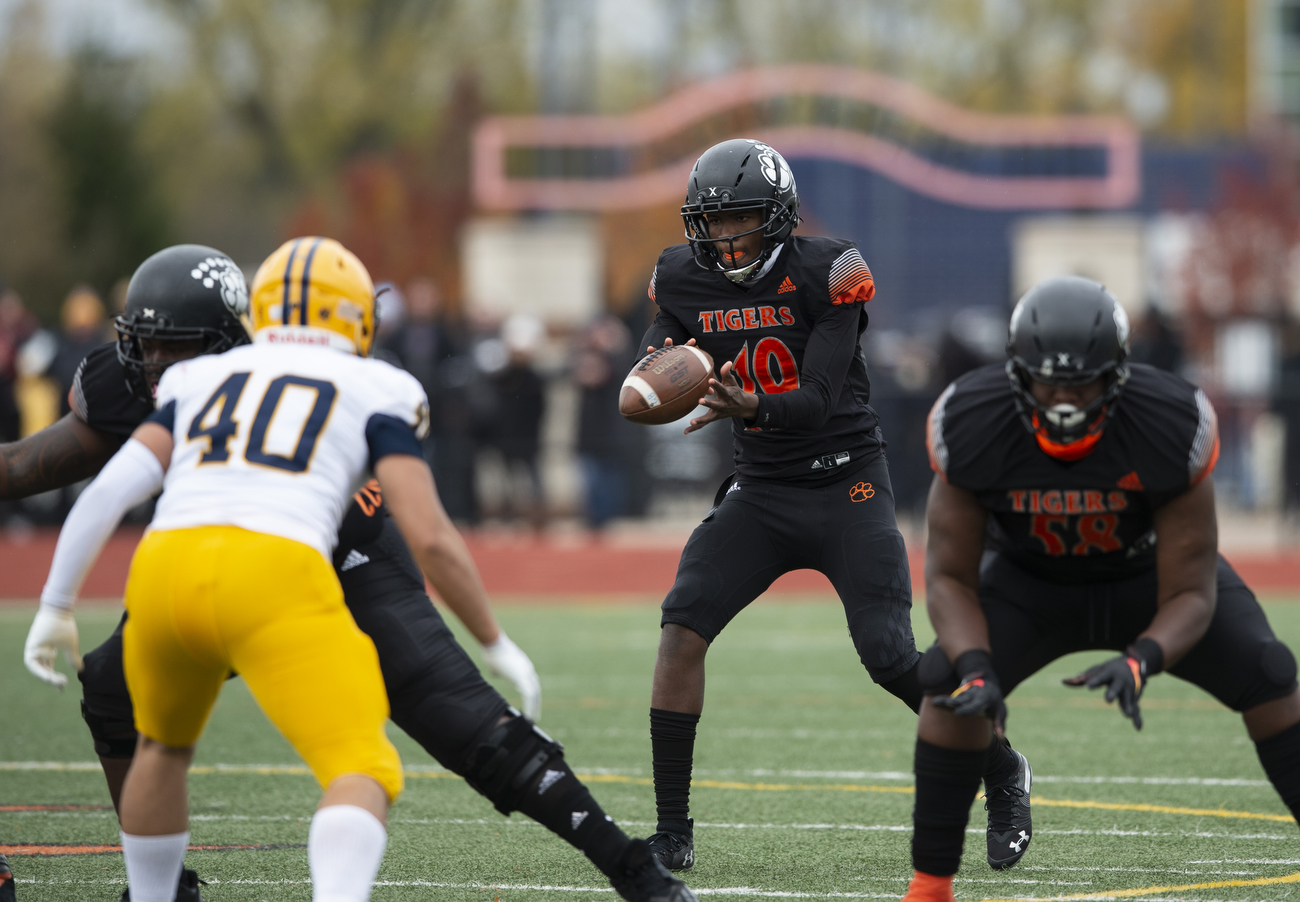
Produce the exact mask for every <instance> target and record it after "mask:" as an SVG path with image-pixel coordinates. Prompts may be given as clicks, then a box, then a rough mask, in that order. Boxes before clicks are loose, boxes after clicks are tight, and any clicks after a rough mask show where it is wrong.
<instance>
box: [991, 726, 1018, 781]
mask: <svg viewBox="0 0 1300 902" xmlns="http://www.w3.org/2000/svg"><path fill="white" fill-rule="evenodd" d="M988 756H989V757H988V760H987V761H985V762H984V791H985V792H988V791H989V784H990V783H991V784H993V785H994V786H997V785H998V784H999V783H1005V782H1007V781H1008V780H1010V779H1011V777H1012V775H1013V774H1015V772H1016V771H1017V770H1019V769H1020V756H1019V755H1017V754H1016V753H1015V752H1013V751H1011V743H1009V742H1007V741H1006V740H1005V739H999V738H998V737H997V736H994V737H993V741H992V742H990V743H989V748H988Z"/></svg>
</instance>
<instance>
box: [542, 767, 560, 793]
mask: <svg viewBox="0 0 1300 902" xmlns="http://www.w3.org/2000/svg"><path fill="white" fill-rule="evenodd" d="M563 776H564V771H562V770H548V771H547V772H546V773H544V774H542V779H541V780H540V781H538V783H537V794H538V795H541V794H542V793H544V792H546V790H548V789H550V788H551V787H552V786H554V785H555V784H556V783H559V782H560V779H561V778H562V777H563Z"/></svg>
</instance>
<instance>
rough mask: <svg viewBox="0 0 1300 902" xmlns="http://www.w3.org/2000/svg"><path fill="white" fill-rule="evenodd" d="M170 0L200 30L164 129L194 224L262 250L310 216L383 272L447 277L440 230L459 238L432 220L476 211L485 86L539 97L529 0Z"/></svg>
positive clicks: (515, 104) (254, 253)
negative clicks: (469, 190)
mask: <svg viewBox="0 0 1300 902" xmlns="http://www.w3.org/2000/svg"><path fill="white" fill-rule="evenodd" d="M157 2H158V3H159V4H160V5H161V6H162V7H164V8H166V9H167V10H169V11H170V12H171V13H172V15H173V17H174V19H175V21H176V22H177V23H178V24H179V25H180V26H181V27H182V29H183V31H184V32H185V34H186V36H187V40H188V51H189V52H188V53H187V54H186V58H187V61H188V67H187V69H186V71H185V72H184V73H183V77H181V78H179V79H177V80H176V81H175V82H174V84H173V85H172V86H170V87H169V88H168V89H167V91H166V96H165V97H164V98H162V99H160V101H159V103H158V110H157V116H156V118H155V123H154V127H153V129H152V133H153V134H154V135H155V136H156V139H157V142H158V144H159V145H167V146H168V148H169V151H168V155H169V156H172V157H177V156H180V157H182V158H184V159H185V160H186V161H187V162H186V164H185V165H184V166H181V167H178V168H177V169H176V170H175V172H174V173H173V179H172V181H173V188H174V190H175V191H176V193H177V195H178V196H179V197H180V198H181V200H180V203H181V206H182V209H183V210H184V212H183V214H182V215H183V218H184V220H185V222H186V225H187V226H192V228H193V229H194V230H195V231H196V233H198V234H208V235H211V238H212V241H213V243H215V244H218V245H219V246H221V247H223V248H224V249H227V250H228V251H229V252H231V253H234V254H236V255H238V256H240V258H241V259H247V260H250V261H251V260H257V259H260V257H261V256H262V255H263V254H264V253H265V252H266V250H267V248H268V247H269V246H270V245H271V244H273V243H274V241H276V240H279V239H280V238H282V237H284V234H285V228H286V227H288V230H289V231H291V232H299V233H300V232H301V231H302V230H303V229H305V228H308V227H310V228H312V229H313V230H315V231H321V232H326V233H328V234H332V235H335V236H337V237H339V238H341V239H343V240H345V241H346V240H348V238H349V236H352V237H353V238H354V239H356V241H357V242H359V243H360V244H359V246H364V248H366V249H365V250H363V252H362V257H363V259H364V260H365V262H366V263H367V264H370V265H372V266H373V267H374V268H375V275H376V277H378V278H399V279H400V278H403V277H405V276H406V275H409V274H411V273H413V272H415V271H417V270H421V271H423V272H425V273H426V274H430V275H434V276H439V275H442V273H440V272H439V271H438V270H439V269H441V268H443V263H441V262H438V261H437V260H435V259H434V258H438V257H439V255H445V254H446V253H447V248H444V247H437V248H434V247H430V245H429V242H430V241H439V242H443V243H445V242H446V240H447V239H448V237H449V235H448V234H446V230H444V229H441V227H435V228H433V231H432V233H430V231H429V229H427V228H424V227H423V226H421V225H420V223H422V222H430V221H433V220H435V219H439V218H443V217H450V218H451V219H452V220H455V221H458V219H459V218H463V215H464V211H458V210H454V209H452V208H454V207H456V206H457V204H461V205H464V204H465V203H467V201H460V200H456V199H455V197H454V196H453V195H455V193H456V192H457V191H459V192H460V194H461V195H463V196H464V197H466V198H467V194H466V190H465V188H464V186H463V185H461V184H460V183H462V182H465V181H466V180H467V179H468V165H467V154H468V138H469V129H470V127H471V125H472V118H470V119H466V118H465V116H464V112H465V110H466V109H467V107H466V103H468V104H469V106H470V107H473V108H474V109H475V110H477V106H476V105H477V104H478V102H479V101H478V100H477V96H478V94H477V92H478V90H479V87H478V86H480V85H482V86H486V88H487V89H488V90H490V91H491V92H492V93H493V100H494V103H493V106H494V107H495V108H497V109H507V110H509V109H514V110H523V109H527V108H528V107H529V105H530V104H531V102H532V96H533V93H534V92H533V90H532V88H531V85H532V80H531V79H530V77H529V75H528V71H527V67H526V54H525V53H524V52H523V46H522V44H523V37H522V35H523V20H522V19H521V18H520V15H521V14H520V7H521V5H522V0H478V2H472V3H471V2H464V0H461V2H454V0H369V2H367V0H157ZM470 71H472V72H477V73H478V75H477V76H476V77H470V76H467V75H466V73H467V72H470ZM458 84H459V85H460V87H457V85H458ZM466 97H469V98H470V99H469V100H468V101H467V100H466ZM477 115H478V114H477V112H474V113H473V116H477ZM449 142H451V143H452V144H454V147H450V148H449V147H448V143H449ZM196 164H198V165H196ZM453 188H454V190H452V189H453ZM399 208H400V209H399ZM417 211H418V212H417ZM214 213H215V215H214ZM412 217H414V218H412ZM412 228H414V231H415V234H411V233H410V230H411V229H412ZM376 230H377V231H376ZM453 250H454V249H453ZM452 275H453V277H452V278H450V279H449V280H448V281H451V282H454V281H455V279H454V274H452Z"/></svg>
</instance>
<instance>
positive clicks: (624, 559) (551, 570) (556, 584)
mask: <svg viewBox="0 0 1300 902" xmlns="http://www.w3.org/2000/svg"><path fill="white" fill-rule="evenodd" d="M139 537H140V530H139V529H136V530H122V531H121V532H119V533H118V534H117V535H116V536H114V537H113V538H112V539H111V540H109V543H108V545H107V546H105V548H104V552H103V554H101V555H100V558H99V561H98V563H96V565H95V568H94V569H93V570H92V571H91V573H90V576H89V578H88V579H87V580H86V585H85V589H84V591H83V592H82V595H83V597H85V598H119V597H121V595H122V589H123V586H125V584H126V574H127V570H128V569H129V567H130V563H131V553H132V551H133V550H134V549H135V545H136V543H137V542H138V541H139ZM56 539H57V533H55V532H54V531H52V530H51V531H43V530H42V531H38V532H36V533H33V534H32V536H31V537H30V539H29V540H28V541H25V542H16V541H13V540H11V539H2V538H0V574H4V576H3V578H2V579H0V599H31V598H35V597H37V596H38V595H39V594H40V591H41V586H42V585H43V584H44V582H45V576H46V574H47V573H48V571H49V566H50V558H51V557H52V556H53V555H54V543H55V540H56ZM468 541H469V546H470V551H471V552H472V553H473V555H474V559H475V560H476V561H477V562H478V565H479V568H480V570H481V571H482V573H483V581H484V582H485V583H486V584H487V588H488V591H489V592H491V593H493V594H494V595H511V596H527V595H539V596H548V597H549V598H548V600H563V599H564V598H566V597H567V598H572V599H573V600H574V601H581V600H583V599H584V598H586V599H591V598H593V597H604V598H609V597H610V596H631V595H637V596H649V597H657V596H662V595H663V594H664V593H665V592H667V591H668V589H669V587H670V586H671V585H672V582H673V573H674V572H675V571H676V568H677V558H678V556H679V554H680V553H681V549H680V548H678V547H673V546H668V545H660V546H657V547H649V548H636V547H628V546H627V545H624V544H607V543H602V542H599V541H595V540H590V539H581V538H579V539H567V540H564V541H554V540H549V539H535V538H532V537H506V536H489V535H477V536H475V535H471V536H469V537H468ZM1228 558H1229V560H1231V561H1232V563H1233V566H1235V567H1236V568H1237V571H1238V572H1239V573H1240V574H1241V576H1242V578H1243V579H1245V580H1246V583H1247V584H1248V585H1250V586H1251V587H1252V588H1253V589H1255V590H1257V591H1259V592H1261V593H1263V594H1266V595H1268V594H1272V595H1278V594H1300V550H1297V551H1295V552H1294V553H1292V554H1282V555H1277V554H1268V555H1250V554H1241V553H1234V554H1229V555H1228ZM910 559H911V566H912V580H913V584H914V585H917V586H918V588H919V584H920V581H921V573H922V568H923V563H924V553H923V552H921V551H920V550H919V549H915V550H913V551H912V553H911V555H910ZM771 591H772V592H774V593H778V594H785V595H808V594H824V593H830V592H832V591H833V590H832V589H831V585H830V583H829V582H828V581H827V580H826V578H825V577H824V576H822V575H821V574H820V573H816V572H814V571H811V570H798V571H795V572H794V573H788V574H786V575H785V576H783V577H781V578H780V579H779V580H777V581H776V583H775V585H773V587H772V590H771Z"/></svg>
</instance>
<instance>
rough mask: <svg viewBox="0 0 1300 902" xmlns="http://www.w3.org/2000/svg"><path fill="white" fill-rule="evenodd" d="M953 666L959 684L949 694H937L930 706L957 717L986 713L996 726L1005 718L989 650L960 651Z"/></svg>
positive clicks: (1005, 714)
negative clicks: (945, 710)
mask: <svg viewBox="0 0 1300 902" xmlns="http://www.w3.org/2000/svg"><path fill="white" fill-rule="evenodd" d="M953 669H954V670H956V671H957V673H959V674H961V685H960V686H958V687H957V690H956V691H955V692H953V694H952V695H940V696H937V697H936V698H935V699H934V706H935V707H936V708H945V709H947V710H949V711H951V712H952V713H953V714H956V715H959V716H961V717H979V716H981V715H982V716H985V717H988V718H990V719H992V721H993V724H994V726H995V727H997V728H999V729H1000V728H1001V727H1002V726H1003V725H1004V724H1005V723H1006V721H1007V703H1006V702H1005V701H1003V699H1002V687H1001V686H1000V685H999V684H998V677H997V674H996V673H994V672H993V659H992V658H991V657H989V653H988V652H986V651H981V650H980V649H972V650H971V651H967V652H963V653H962V654H960V655H958V656H957V660H956V662H955V663H954V664H953Z"/></svg>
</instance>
